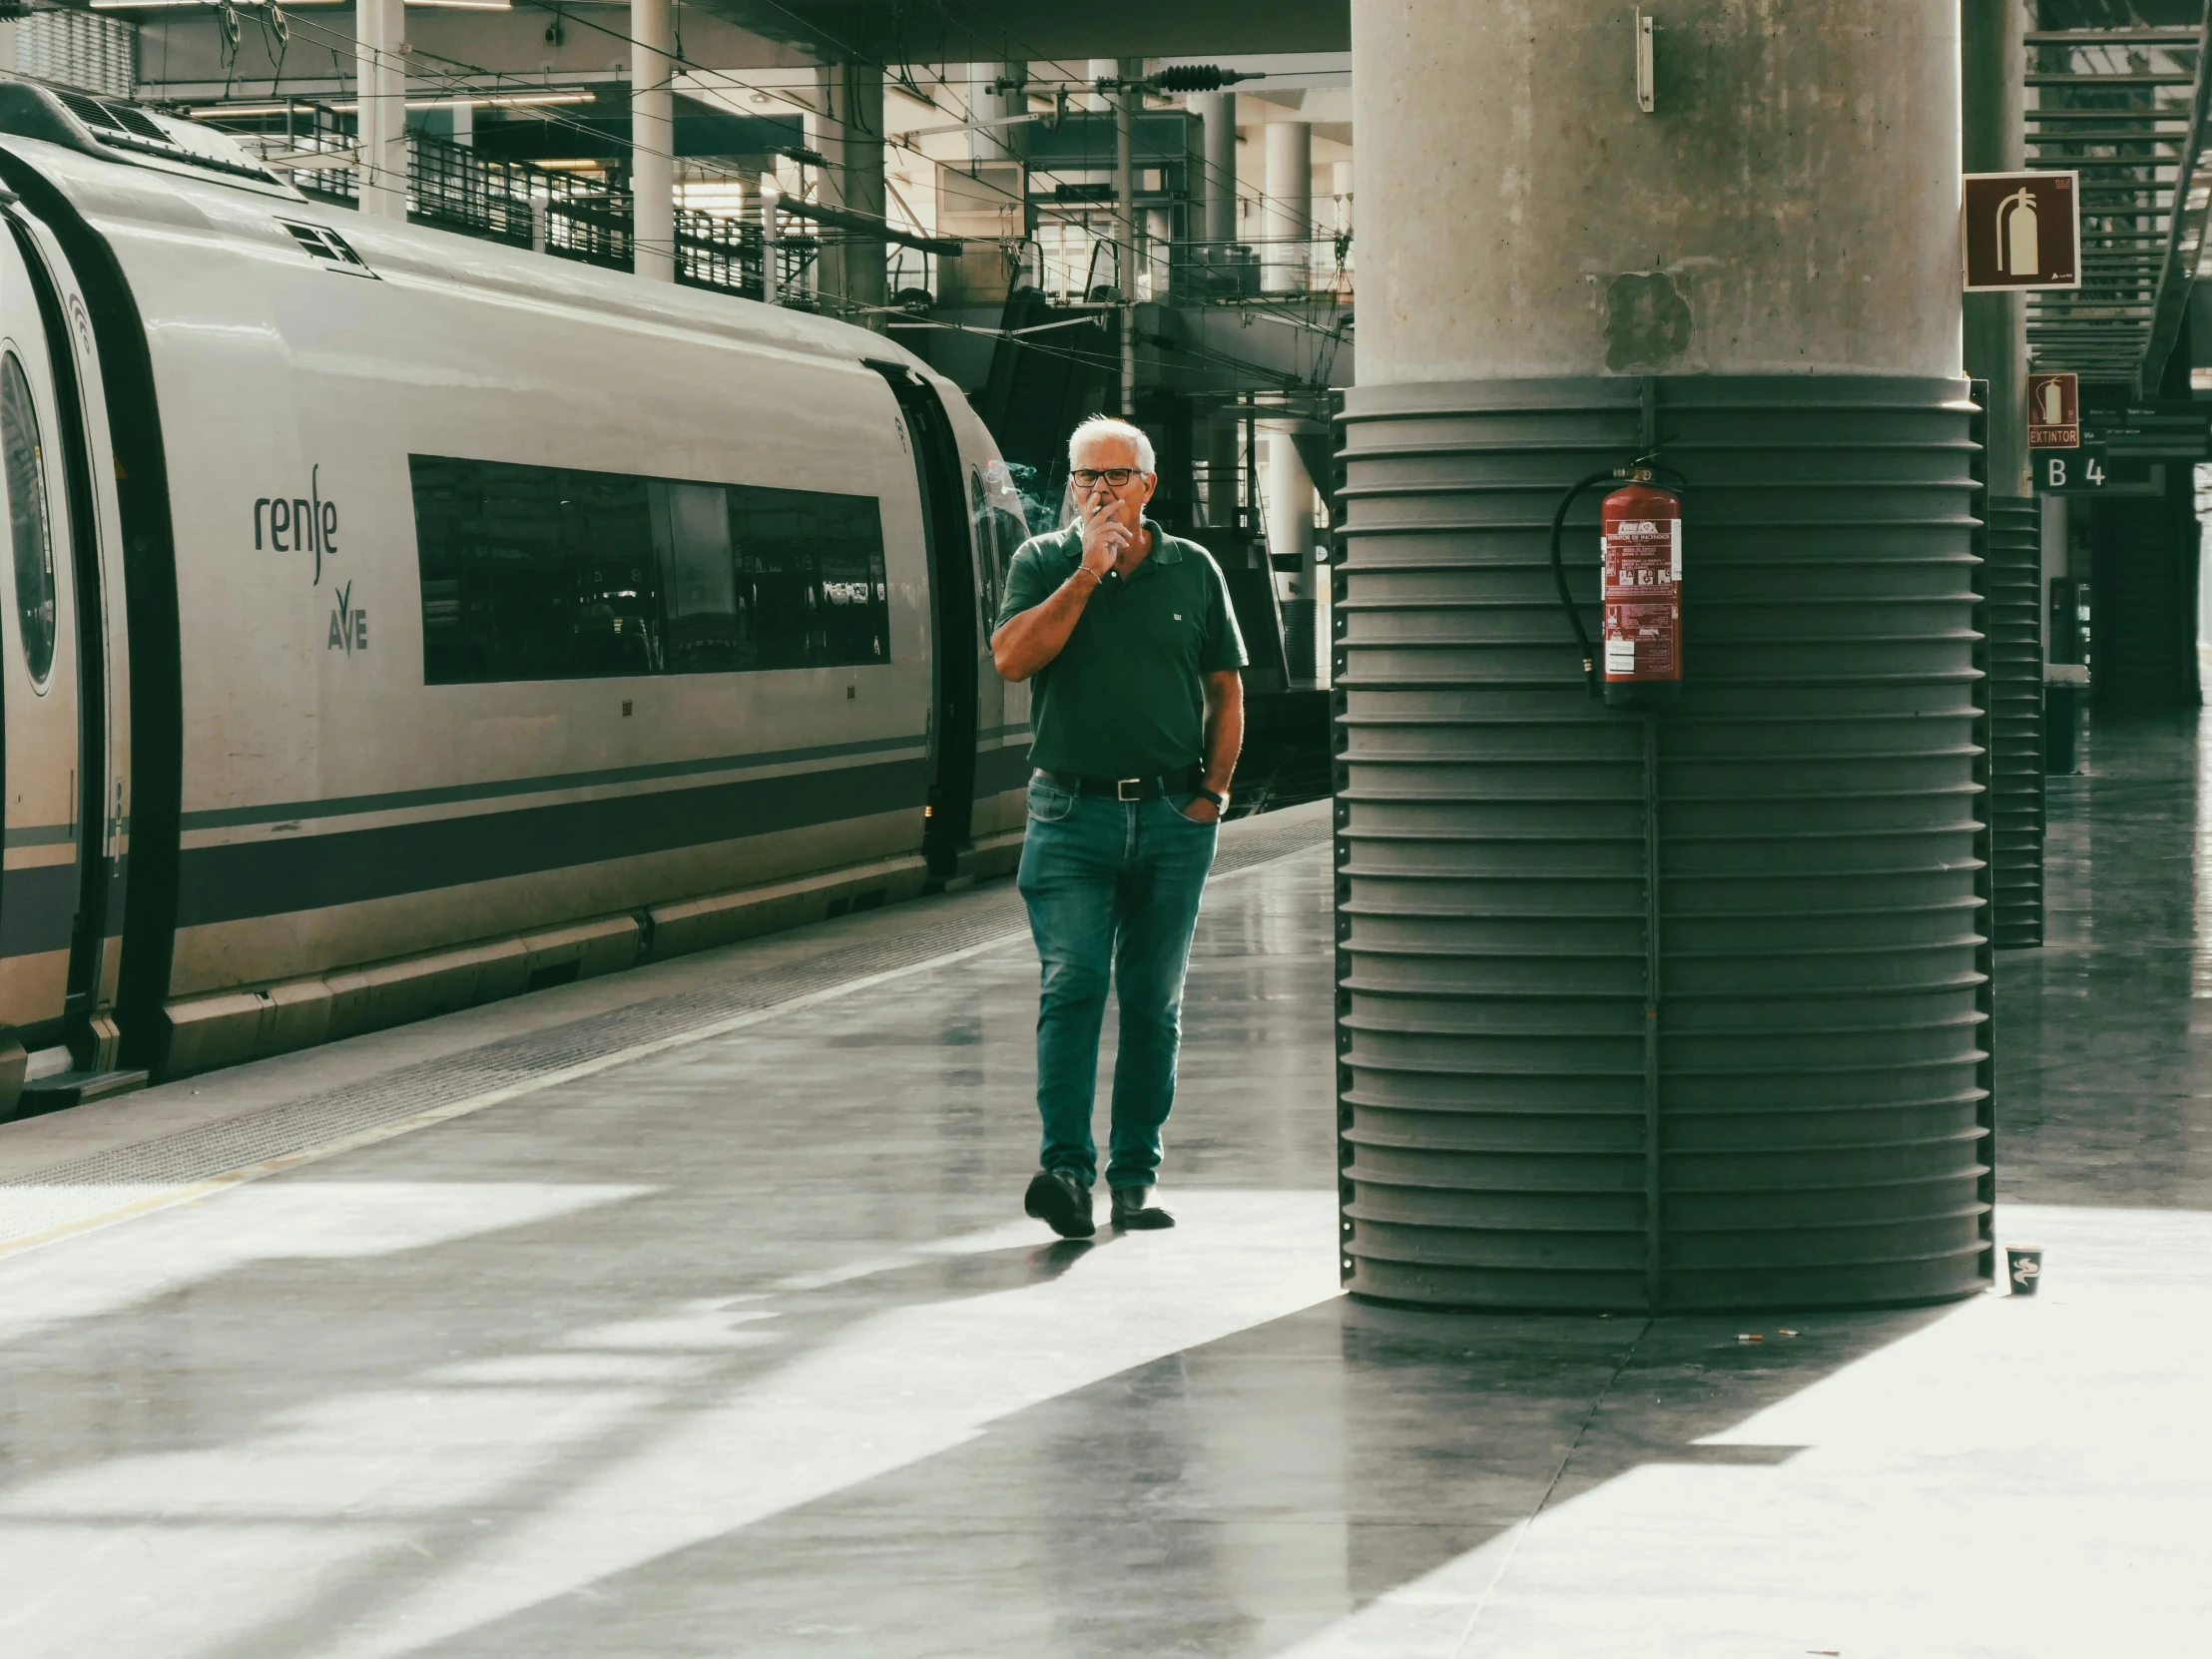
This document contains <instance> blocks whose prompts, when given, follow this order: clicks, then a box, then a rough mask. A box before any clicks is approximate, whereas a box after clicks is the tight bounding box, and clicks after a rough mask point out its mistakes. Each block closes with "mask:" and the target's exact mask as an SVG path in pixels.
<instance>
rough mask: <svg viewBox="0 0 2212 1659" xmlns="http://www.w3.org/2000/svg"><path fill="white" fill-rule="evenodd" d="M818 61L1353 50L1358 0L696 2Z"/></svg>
mask: <svg viewBox="0 0 2212 1659" xmlns="http://www.w3.org/2000/svg"><path fill="white" fill-rule="evenodd" d="M691 3H692V4H694V5H698V6H700V7H702V8H703V9H704V10H707V11H710V12H713V13H715V14H716V15H717V16H720V17H723V18H726V19H728V20H729V21H730V22H732V23H735V24H737V25H739V26H740V27H742V28H745V29H750V30H752V31H753V32H754V33H756V34H760V35H765V36H767V37H768V38H769V39H771V40H775V41H779V42H782V43H784V44H786V45H788V46H791V47H793V48H795V49H797V50H799V51H802V52H805V53H807V54H808V55H809V56H811V57H817V58H851V57H863V58H874V59H880V60H882V61H885V62H890V63H974V62H1013V61H1017V60H1027V61H1030V62H1036V61H1039V60H1044V61H1047V62H1054V61H1064V60H1079V59H1087V58H1118V57H1145V58H1169V57H1193V56H1199V55H1203V54H1207V53H1227V52H1343V51H1348V50H1350V48H1351V46H1352V4H1351V0H1116V3H1114V4H1111V5H1099V6H1070V5H1067V4H1065V0H1061V3H1058V4H1053V3H1048V0H691Z"/></svg>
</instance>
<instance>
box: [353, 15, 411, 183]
mask: <svg viewBox="0 0 2212 1659" xmlns="http://www.w3.org/2000/svg"><path fill="white" fill-rule="evenodd" d="M353 15H354V25H355V41H354V44H355V52H354V65H355V68H354V84H355V88H356V90H357V92H358V95H359V104H360V110H359V115H358V117H357V121H358V136H357V142H358V145H359V160H360V171H359V172H358V173H357V174H356V175H355V177H356V179H357V180H358V181H359V189H360V198H359V200H360V207H361V212H362V213H364V214H369V215H372V216H374V217H375V218H377V219H397V220H402V221H403V220H405V219H406V217H407V75H406V70H405V67H404V63H403V60H402V59H401V57H400V50H399V49H400V47H401V46H402V45H404V44H405V42H406V37H407V20H406V8H405V6H404V5H403V4H402V0H357V3H356V5H355V7H354V14H353Z"/></svg>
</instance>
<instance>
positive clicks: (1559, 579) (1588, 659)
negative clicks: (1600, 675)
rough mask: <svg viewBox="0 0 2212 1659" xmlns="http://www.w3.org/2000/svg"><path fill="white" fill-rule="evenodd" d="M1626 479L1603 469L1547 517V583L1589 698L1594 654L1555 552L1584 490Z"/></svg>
mask: <svg viewBox="0 0 2212 1659" xmlns="http://www.w3.org/2000/svg"><path fill="white" fill-rule="evenodd" d="M1626 476H1627V471H1626V469H1624V468H1620V467H1607V468H1606V469H1605V470H1604V471H1603V472H1593V473H1591V474H1590V475H1589V477H1587V478H1584V479H1581V480H1580V481H1579V482H1577V483H1575V484H1573V485H1572V486H1570V487H1569V488H1568V490H1567V493H1566V494H1564V495H1562V496H1561V497H1559V505H1558V506H1557V507H1555V508H1553V509H1552V513H1551V579H1552V581H1553V582H1554V583H1556V584H1557V585H1558V589H1559V608H1560V609H1561V610H1563V611H1565V612H1566V613H1567V624H1568V626H1569V627H1571V628H1573V630H1574V640H1575V644H1577V645H1579V646H1581V647H1582V677H1583V679H1585V680H1586V681H1588V682H1589V686H1590V695H1591V696H1592V697H1597V696H1600V695H1601V693H1600V691H1599V688H1598V683H1597V651H1596V648H1595V647H1593V646H1592V645H1591V644H1590V631H1589V629H1587V628H1585V627H1583V626H1582V607H1581V606H1579V605H1577V604H1576V603H1575V602H1574V595H1573V594H1572V593H1571V592H1569V591H1568V588H1567V566H1566V561H1565V559H1564V557H1563V556H1562V555H1561V553H1560V550H1559V538H1560V537H1561V536H1563V535H1564V534H1565V533H1566V527H1567V512H1568V509H1570V508H1571V507H1573V505H1574V503H1575V500H1576V498H1577V497H1579V496H1580V495H1582V493H1583V492H1584V491H1586V490H1592V489H1595V488H1596V487H1597V486H1598V485H1600V484H1612V483H1617V482H1619V481H1620V480H1621V479H1622V478H1624V477H1626Z"/></svg>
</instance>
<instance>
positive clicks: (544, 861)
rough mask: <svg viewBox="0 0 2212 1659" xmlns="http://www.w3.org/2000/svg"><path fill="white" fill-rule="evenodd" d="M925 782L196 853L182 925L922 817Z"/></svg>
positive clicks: (792, 778)
mask: <svg viewBox="0 0 2212 1659" xmlns="http://www.w3.org/2000/svg"><path fill="white" fill-rule="evenodd" d="M926 780H927V773H926V769H925V766H924V763H923V762H922V761H920V760H918V759H916V760H910V761H893V762H886V763H883V764H880V765H876V766H867V767H849V768H844V769H841V770H838V771H835V772H802V773H792V774H787V775H785V776H784V777H781V778H756V779H748V780H746V781H744V782H741V783H733V784H714V785H709V786H706V787H704V788H701V789H692V790H660V791H654V792H651V793H646V794H639V795H627V796H617V797H614V798H613V799H610V800H602V801H576V802H568V803H564V804H562V805H560V806H553V807H527V808H522V809H519V810H517V811H514V812H506V813H481V814H475V815H472V816H470V817H466V818H444V819H433V820H431V821H429V822H427V823H423V824H398V825H389V826H385V827H383V828H380V829H375V830H339V831H336V832H334V833H331V834H327V835H300V836H297V837H292V836H279V837H277V838H275V839H259V840H252V841H241V842H236V843H234V844H231V845H228V846H201V847H190V848H187V849H186V851H185V854H184V858H183V866H182V870H181V875H180V881H179V885H180V898H179V904H178V925H179V926H183V927H204V926H207V925H210V924H211V923H216V922H225V921H243V920H246V919H248V918H250V917H254V916H273V915H282V914H285V913H287V912H289V911H293V910H316V909H321V908H323V907H324V906H326V905H331V904H357V903H360V902H362V901H363V900H367V899H376V898H393V897H397V896H399V895H400V894H402V893H418V892H428V891H432V890H434V889H436V888H439V887H452V886H459V885H461V884H463V883H464V882H472V881H494V880H498V879H500V878H501V877H503V876H511V875H534V874H540V873H542V872H544V871H546V870H551V869H566V868H569V867H572V866H574V865H578V864H592V863H601V862H604V861H606V860H608V859H611V858H635V857H641V856H644V855H646V854H648V853H654V852H671V851H677V850H680V849H681V848H684V847H689V846H704V845H709V844H712V843H713V842H715V841H724V840H735V839H738V838H740V837H741V836H747V835H765V834H770V833H773V832H774V831H776V830H805V829H810V828H812V827H814V826H816V825H822V824H835V823H838V822H840V821H841V820H845V819H854V818H865V817H869V816H871V815H873V814H877V813H892V812H899V811H902V810H917V809H919V808H920V806H921V805H922V801H923V798H924V795H925V793H926ZM669 896H671V897H676V896H684V895H680V894H671V895H669ZM460 936H462V934H461V933H460V932H456V934H455V937H460Z"/></svg>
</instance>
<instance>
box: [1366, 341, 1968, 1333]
mask: <svg viewBox="0 0 2212 1659" xmlns="http://www.w3.org/2000/svg"><path fill="white" fill-rule="evenodd" d="M1647 396H1648V397H1649V398H1650V399H1651V404H1652V408H1651V409H1648V410H1647V408H1646V407H1645V404H1644V399H1645V398H1646V397H1647ZM1654 410H1655V413H1654V412H1653V411H1654ZM1969 413H1970V405H1969V404H1968V402H1967V400H1966V387H1965V385H1964V383H1963V382H1960V381H1950V380H1929V379H1903V378H1893V377H1879V378H1878V377H1865V378H1846V377H1840V376H1839V377H1814V376H1805V377H1802V378H1793V379H1781V378H1772V379H1768V378H1749V377H1723V376H1713V377H1698V378H1689V377H1685V378H1682V379H1661V380H1657V381H1638V380H1635V379H1610V380H1528V381H1503V382H1501V381H1488V382H1477V383H1466V384H1437V385H1399V386H1383V387H1362V388H1359V389H1357V390H1355V391H1353V392H1351V393H1349V394H1348V396H1347V400H1346V409H1345V414H1344V421H1345V426H1344V430H1345V439H1344V444H1345V449H1344V453H1345V458H1346V463H1347V478H1348V483H1347V487H1346V489H1345V490H1344V500H1345V502H1346V504H1347V522H1346V530H1347V538H1348V551H1347V555H1346V559H1345V562H1344V564H1343V565H1342V566H1341V567H1340V571H1339V575H1338V578H1337V580H1338V584H1339V586H1338V594H1337V610H1336V617H1337V622H1336V629H1337V639H1336V671H1337V684H1338V686H1339V688H1340V691H1339V709H1340V716H1341V736H1340V743H1341V745H1342V754H1341V756H1340V760H1339V776H1338V783H1339V789H1338V803H1337V826H1338V844H1337V859H1338V881H1337V908H1338V934H1339V941H1340V942H1339V954H1338V968H1339V981H1340V987H1341V988H1340V991H1339V994H1338V1024H1339V1030H1338V1047H1339V1059H1340V1066H1339V1074H1338V1087H1339V1097H1340V1109H1339V1125H1340V1134H1341V1139H1342V1161H1343V1165H1344V1168H1343V1180H1342V1191H1343V1259H1344V1271H1345V1279H1346V1282H1347V1284H1348V1285H1349V1286H1350V1288H1351V1289H1352V1290H1353V1291H1355V1292H1356V1293H1361V1294H1365V1295H1369V1296H1375V1297H1381V1298H1390V1299H1396V1300H1403V1301H1411V1302H1422V1303H1431V1304H1439V1305H1447V1306H1462V1307H1487V1308H1558V1309H1573V1308H1588V1309H1636V1308H1650V1307H1665V1308H1728V1307H1747V1306H1758V1305H1771V1304H1786V1305H1791V1306H1813V1305H1831V1306H1833V1305H1850V1304H1860V1305H1866V1304H1880V1303H1904V1302H1917V1301H1934V1300H1940V1299H1944V1298H1949V1297H1955V1296H1959V1295H1963V1294H1965V1293H1967V1292H1970V1291H1973V1290H1975V1289H1977V1288H1979V1286H1980V1285H1981V1284H1982V1283H1983V1282H1984V1281H1985V1278H1986V1276H1987V1273H1988V1271H1989V1260H1988V1258H1989V1241H1988V1235H1987V1217H1988V1206H1987V1203H1986V1197H1985V1188H1984V1187H1983V1185H1982V1181H1983V1177H1984V1175H1985V1173H1986V1171H1985V1168H1984V1164H1983V1159H1982V1147H1983V1143H1984V1136H1985V1118H1984V1116H1983V1111H1982V1108H1983V1106H1984V1104H1985V1099H1986V1090H1985V1088H1984V1087H1983V1086H1982V1083H1981V1080H1980V1078H1979V1076H1978V1075H1977V1069H1978V1067H1979V1064H1980V1062H1981V1061H1982V1060H1983V1059H1984V1055H1983V1052H1982V1047H1981V1044H1982V1040H1983V1035H1984V1023H1985V1016H1984V1014H1983V1012H1982V1009H1981V1006H1980V1000H1979V993H1980V992H1981V991H1982V989H1983V988H1984V986H1985V984H1986V976H1985V974H1984V973H1983V972H1982V971H1981V969H1980V967H1979V966H1978V965H1977V958H1978V954H1979V953H1980V952H1981V951H1983V950H1984V949H1985V948H1986V944H1985V940H1984V938H1983V936H1982V927H1983V925H1984V922H1983V914H1982V909H1983V906H1982V904H1981V901H1980V900H1979V899H1977V897H1976V896H1975V883H1976V878H1977V876H1978V875H1979V873H1980V861H1979V860H1978V859H1977V858H1976V856H1975V842H1976V838H1977V832H1978V830H1979V828H1980V827H1979V825H1978V824H1977V822H1976V817H1977V813H1978V811H1979V807H1980V791H1979V789H1978V786H1977V785H1976V783H1975V781H1974V773H1975V768H1976V764H1977V762H1978V760H1979V758H1980V752H1979V750H1978V748H1977V746H1976V745H1975V743H1974V742H1973V733H1974V727H1975V724H1976V719H1977V711H1976V709H1975V706H1974V704H1975V696H1974V693H1975V685H1976V675H1975V672H1974V669H1973V667H1972V661H1971V659H1972V655H1973V651H1974V647H1975V644H1976V636H1975V634H1974V632H1973V629H1972V626H1971V621H1972V612H1973V608H1974V593H1973V588H1972V576H1973V564H1974V561H1973V557H1972V554H1971V552H1970V551H1969V537H1970V535H1971V533H1972V531H1973V530H1974V528H1975V521H1974V520H1973V518H1972V516H1971V492H1972V488H1973V485H1972V480H1971V476H1970V473H1969V461H1970V458H1971V455H1972V453H1973V447H1972V445H1971V443H1970V441H1969V439H1968V436H1967V419H1968V415H1969ZM1647 422H1649V423H1654V424H1655V426H1656V430H1657V431H1658V432H1660V433H1661V434H1662V435H1663V436H1664V437H1665V438H1666V439H1667V446H1666V454H1665V459H1666V460H1667V462H1668V463H1669V464H1670V465H1672V466H1674V467H1677V468H1679V469H1680V470H1681V472H1683V473H1684V474H1685V475H1686V476H1687V477H1688V479H1689V480H1690V485H1691V487H1690V489H1689V491H1688V493H1687V505H1686V509H1685V516H1686V519H1687V525H1686V529H1685V536H1684V540H1685V545H1686V551H1685V557H1684V601H1683V603H1684V613H1685V628H1686V633H1685V647H1686V649H1685V655H1686V663H1687V669H1686V672H1687V676H1688V689H1687V691H1686V694H1685V696H1684V698H1683V701H1682V703H1681V705H1680V707H1679V708H1678V709H1676V710H1674V711H1671V712H1669V713H1667V714H1665V715H1662V716H1658V717H1653V718H1651V719H1649V720H1648V721H1647V717H1644V716H1641V715H1637V714H1631V713H1623V712H1619V711H1613V710H1608V709H1606V708H1604V707H1603V706H1601V705H1600V704H1598V703H1596V702H1593V701H1592V700H1591V699H1590V698H1589V697H1588V696H1587V695H1586V693H1585V691H1584V687H1583V683H1582V676H1581V663H1580V658H1579V655H1578V653H1577V651H1576V649H1575V647H1574V644H1573V640H1572V636H1571V635H1570V633H1569V630H1568V627H1567V624H1566V620H1565V618H1564V616H1563V615H1562V614H1561V612H1560V609H1559V606H1558V601H1557V598H1556V596H1555V595H1554V594H1553V592H1552V591H1551V577H1550V574H1549V570H1548V565H1547V555H1546V532H1547V529H1548V522H1549V517H1550V514H1551V511H1552V508H1553V505H1554V503H1555V502H1556V500H1557V498H1558V496H1559V493H1560V491H1561V490H1562V489H1563V488H1564V487H1565V486H1566V485H1567V484H1569V483H1570V482H1572V481H1573V480H1574V479H1576V478H1578V477H1580V476H1582V475H1584V474H1586V473H1589V472H1591V471H1594V470H1597V469H1598V468H1600V467H1602V466H1605V465H1606V464H1608V463H1616V464H1617V463H1620V462H1622V461H1625V460H1626V459H1627V458H1628V457H1629V456H1631V455H1632V454H1634V453H1635V452H1636V451H1637V449H1638V448H1639V435H1640V432H1641V431H1642V430H1643V428H1644V427H1645V425H1646V424H1647ZM1597 500H1598V497H1597V496H1588V497H1585V498H1584V501H1583V504H1582V506H1581V508H1580V509H1579V510H1578V512H1577V513H1576V515H1575V517H1574V518H1573V519H1572V520H1571V521H1570V526H1571V528H1570V535H1569V544H1568V545H1569V547H1570V549H1571V559H1570V563H1571V569H1572V572H1573V579H1574V586H1575V589H1576V592H1577V593H1578V594H1579V595H1580V596H1581V597H1582V598H1583V599H1584V601H1585V602H1586V603H1587V604H1588V605H1589V606H1590V607H1591V609H1592V612H1593V613H1594V608H1595V602H1596V589H1597V545H1596V543H1597V538H1596V534H1595V519H1596V503H1597ZM1647 741H1649V742H1652V743H1653V747H1654V749H1655V753H1656V760H1655V762H1653V763H1652V764H1650V765H1648V766H1647V760H1646V744H1647ZM1647 780H1648V781H1650V783H1651V787H1652V789H1653V791H1654V795H1653V798H1652V801H1651V805H1650V806H1649V808H1648V809H1647V796H1646V787H1647ZM1647 831H1648V833H1647ZM1654 857H1655V858H1656V861H1657V866H1658V873H1659V879H1658V881H1657V883H1656V886H1655V887H1654V884H1653V883H1652V882H1651V881H1650V879H1649V876H1650V866H1651V862H1652V860H1653V858H1654ZM1654 978H1655V979H1656V987H1655V988H1656V993H1657V994H1656V998H1655V999H1652V992H1653V990H1654V985H1653V983H1652V981H1653V979H1654ZM1647 1006H1655V1007H1656V1010H1657V1017H1656V1018H1655V1019H1647V1017H1646V1009H1647Z"/></svg>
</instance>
